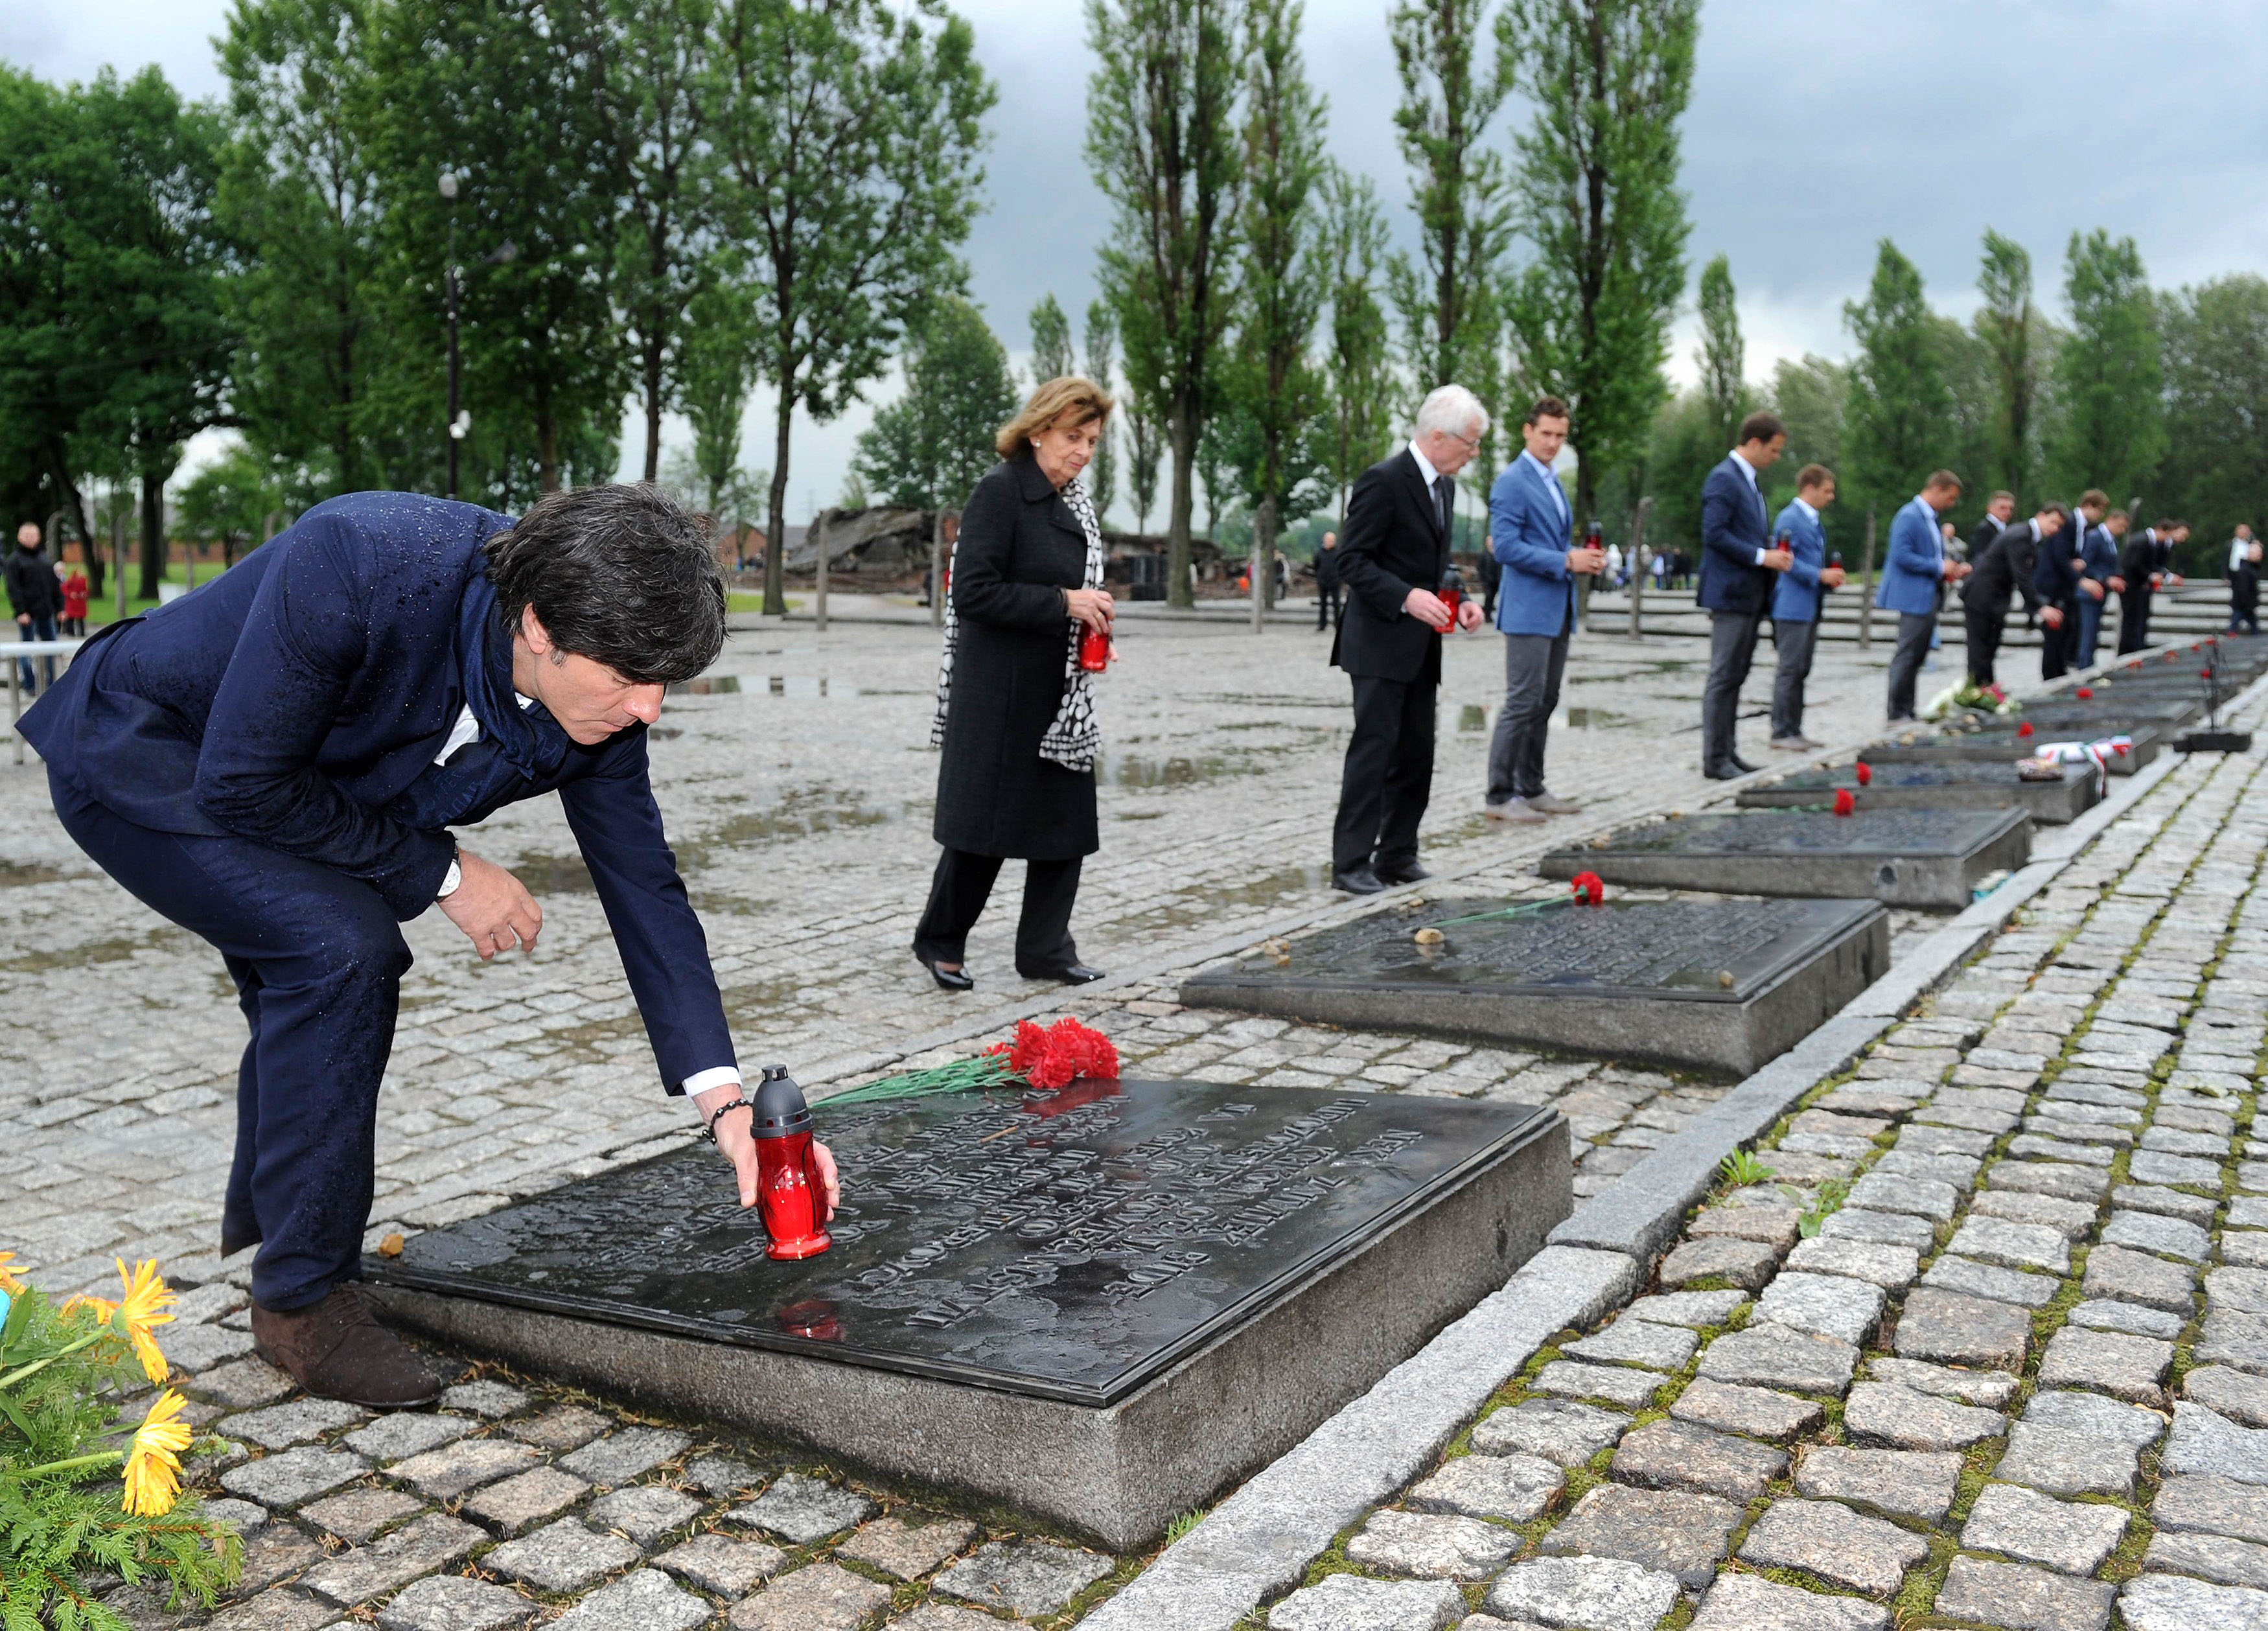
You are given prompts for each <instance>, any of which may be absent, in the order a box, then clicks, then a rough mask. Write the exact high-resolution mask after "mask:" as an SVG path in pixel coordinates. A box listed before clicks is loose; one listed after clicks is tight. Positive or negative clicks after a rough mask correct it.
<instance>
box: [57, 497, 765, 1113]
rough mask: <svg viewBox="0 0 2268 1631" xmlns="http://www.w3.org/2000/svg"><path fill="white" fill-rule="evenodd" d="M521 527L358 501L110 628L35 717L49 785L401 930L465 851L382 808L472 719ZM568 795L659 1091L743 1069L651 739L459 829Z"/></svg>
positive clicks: (485, 810)
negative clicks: (351, 888)
mask: <svg viewBox="0 0 2268 1631" xmlns="http://www.w3.org/2000/svg"><path fill="white" fill-rule="evenodd" d="M510 525H512V522H511V519H510V518H508V517H505V516H501V515H497V514H496V513H494V512H493V511H486V510H481V509H477V508H475V507H474V506H473V505H470V504H460V503H447V502H445V501H443V500H440V499H433V498H421V497H417V496H412V495H409V494H402V493H356V494H351V495H350V496H346V497H343V498H335V499H332V500H331V501H329V502H328V503H322V504H318V505H317V506H316V507H315V508H314V509H313V510H310V511H307V513H306V515H304V516H302V517H301V518H299V520H298V524H297V525H294V526H292V527H291V529H290V530H289V531H288V532H286V533H283V534H282V535H281V536H280V537H278V538H276V540H274V541H272V542H270V543H269V544H266V545H264V546H262V547H261V548H259V549H256V550H254V552H253V553H252V554H251V555H249V556H247V558H246V559H245V560H244V561H243V562H242V563H240V564H239V565H238V566H236V567H233V568H232V569H230V570H229V571H227V572H225V573H224V574H222V575H221V576H220V577H217V578H216V579H214V580H213V581H212V582H211V583H210V584H208V585H207V586H205V587H204V588H203V589H200V590H197V591H195V593H193V594H189V595H186V596H184V597H183V598H181V599H179V600H176V601H174V602H173V603H172V604H170V605H167V606H160V607H158V609H157V610H156V611H154V612H152V613H150V615H149V616H147V617H144V618H138V619H135V620H132V621H129V622H126V623H122V624H114V625H113V626H112V627H111V628H107V629H106V630H104V631H103V633H102V634H100V635H99V636H96V638H95V639H94V640H93V641H92V642H90V643H88V645H87V646H86V648H85V650H82V651H81V652H80V653H79V655H78V657H77V660H75V661H74V662H73V663H72V664H71V665H70V668H69V669H68V670H67V671H65V673H64V675H63V679H62V680H59V681H58V682H57V683H56V684H55V686H54V687H52V688H51V689H50V690H49V691H48V694H47V695H46V696H45V697H43V698H41V699H40V702H39V703H38V705H37V706H36V707H34V708H33V709H31V710H30V711H29V712H27V713H26V715H25V716H24V718H23V722H22V727H21V728H22V731H23V735H24V738H25V739H26V741H28V742H30V743H31V744H32V746H34V747H36V748H37V749H38V750H39V752H40V757H41V758H42V759H44V760H46V761H47V763H48V769H49V771H50V772H51V773H52V774H55V775H62V776H63V777H66V778H68V779H69V780H70V782H74V783H75V784H76V785H77V787H78V788H79V789H80V790H82V791H84V792H85V793H86V794H87V796H88V797H92V798H93V799H94V800H96V801H97V802H98V803H99V804H104V805H107V806H108V807H109V808H110V809H111V810H113V811H114V812H117V813H118V814H120V815H122V816H124V817H125V818H126V819H129V820H131V821H135V822H137V823H139V824H140V825H142V826H144V827H153V828H155V829H157V830H158V831H160V832H167V833H193V834H204V835H207V836H232V837H236V838H241V839H245V840H248V841H251V842H254V843H256V844H261V845H265V846H267V847H268V848H269V849H277V850H281V851H283V852H284V853H285V854H287V855H293V856H301V857H303V858H305V859H306V860H310V861H314V862H318V863H321V864H322V865H325V866H328V867H331V868H333V869H335V870H336V871H340V872H342V873H344V874H346V875H347V876H348V877H350V878H360V879H361V880H362V881H364V882H365V883H366V884H368V885H370V886H371V887H372V889H373V890H375V891H377V892H378V893H379V897H380V898H381V899H382V900H385V902H386V903H387V907H389V908H390V909H391V910H392V911H393V913H394V917H395V918H396V919H397V920H400V921H402V922H407V921H408V920H409V919H410V918H413V917H416V916H417V915H419V914H421V913H423V911H424V910H425V909H426V908H427V907H431V905H432V904H433V898H434V894H435V893H436V892H437V891H438V889H439V888H440V886H441V882H442V878H443V876H444V875H445V874H446V872H447V871H448V868H449V863H450V861H451V860H452V859H453V856H454V855H455V852H456V847H455V841H454V840H453V839H452V838H451V837H450V835H449V834H448V833H447V832H446V830H431V831H429V830H423V829H421V828H420V827H416V826H412V825H410V824H409V823H408V822H406V821H404V820H403V819H401V817H400V816H399V815H397V814H395V813H394V812H390V811H389V810H388V809H387V805H388V804H389V803H390V802H391V801H393V800H394V799H395V798H396V797H398V796H399V795H401V794H402V793H403V792H404V791H406V790H408V789H409V786H410V784H411V783H412V782H416V780H417V778H418V777H419V776H420V775H423V773H424V772H425V771H426V770H427V769H428V768H431V765H432V762H433V756H434V754H436V753H438V752H439V751H440V749H441V746H442V745H443V743H444V742H446V740H447V738H448V734H449V730H450V727H451V726H452V725H453V724H454V723H455V722H456V719H457V716H458V715H459V714H460V712H461V711H462V709H464V707H465V702H466V694H465V681H464V674H463V660H462V652H461V651H460V649H459V648H460V637H459V628H458V625H459V611H460V606H461V604H462V602H463V600H464V598H465V592H466V589H467V586H468V584H471V583H472V582H473V580H474V579H475V577H479V576H480V575H481V574H482V572H483V571H484V570H485V568H486V558H485V557H484V556H483V555H482V553H481V546H482V545H483V544H484V543H486V542H487V541H488V540H489V539H490V538H491V537H492V536H494V535H495V534H496V533H500V532H503V531H504V529H505V528H507V527H509V526H510ZM553 790H556V791H557V792H558V794H559V798H560V803H561V804H562V805H563V808H564V809H565V812H566V815H567V822H568V825H569V827H571V828H572V829H573V831H574V834H575V840H576V842H577V843H578V845H579V846H580V848H581V849H582V852H583V858H584V860H585V863H587V864H588V865H589V867H590V869H591V880H592V882H593V885H595V886H596V887H597V890H598V895H599V900H600V905H601V906H602V907H604V908H605V910H606V914H607V922H608V925H609V926H610V927H611V928H612V929H613V930H614V935H615V944H616V946H617V948H618V949H619V950H620V951H621V953H622V968H623V972H624V973H627V974H628V975H629V977H630V989H631V991H632V993H633V994H634V995H636V996H637V1004H638V1011H639V1013H640V1014H641V1015H642V1016H643V1017H644V1020H645V1026H646V1033H647V1035H648V1036H649V1037H650V1038H651V1039H652V1043H653V1049H654V1054H655V1058H656V1061H657V1062H658V1063H659V1066H660V1068H661V1075H662V1080H663V1083H664V1085H665V1086H666V1087H667V1088H668V1090H669V1091H671V1092H673V1093H674V1092H677V1091H681V1084H682V1083H683V1082H684V1080H685V1078H686V1077H687V1076H691V1075H693V1074H694V1073H695V1072H696V1071H700V1070H706V1069H712V1068H715V1067H718V1066H721V1065H729V1064H733V1063H734V1062H735V1060H734V1055H733V1043H732V1036H731V1033H730V1032H729V1030H728V1028H727V1026H726V1025H725V1010H724V1004H723V1003H722V1001H721V1000H720V998H719V997H718V991H717V981H716V976H715V974H714V973H712V972H711V968H710V966H709V947H708V941H707V939H706V937H704V936H703V934H702V932H701V923H700V920H699V919H698V918H696V916H695V915H694V913H693V907H692V905H691V903H690V902H689V900H687V899H686V894H685V885H684V884H683V883H682V882H681V881H680V879H679V878H678V875H677V862H676V858H675V857H674V856H672V855H671V853H670V850H669V846H668V843H667V842H666V841H665V839H664V838H663V835H662V829H661V812H659V810H658V809H657V808H656V807H655V805H654V801H653V790H652V785H651V783H650V782H649V781H648V778H647V772H646V734H645V730H644V727H643V726H633V727H632V728H631V729H630V730H627V731H621V732H619V733H618V734H616V735H615V736H614V737H613V738H609V739H608V740H607V741H605V742H602V743H599V744H596V745H594V746H588V747H585V746H580V745H576V744H571V745H570V746H569V747H568V749H567V753H566V756H565V759H564V760H563V762H562V763H561V765H560V766H559V768H558V769H557V770H556V772H553V773H551V774H549V775H544V776H542V777H541V778H529V777H526V776H515V777H513V778H512V782H511V784H510V785H508V786H506V787H505V788H504V789H503V790H502V791H501V794H500V796H499V797H495V798H494V799H493V800H492V801H491V802H490V803H488V804H486V805H485V806H484V807H482V808H480V809H477V810H475V811H472V812H468V813H466V814H465V815H464V816H463V817H462V818H461V819H462V821H464V822H465V823H468V824H469V823H470V822H473V821H477V820H480V819H484V818H485V817H486V816H488V815H489V814H490V813H491V812H493V811H494V810H495V809H497V807H499V806H500V805H502V804H510V803H514V802H517V801H518V800H519V799H522V798H533V797H536V796H537V795H539V794H541V793H547V792H550V791H553Z"/></svg>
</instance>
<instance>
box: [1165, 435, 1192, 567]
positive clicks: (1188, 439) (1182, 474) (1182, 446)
mask: <svg viewBox="0 0 2268 1631" xmlns="http://www.w3.org/2000/svg"><path fill="white" fill-rule="evenodd" d="M1173 435H1174V488H1173V494H1172V496H1171V497H1170V498H1168V499H1167V506H1166V601H1167V605H1169V606H1180V607H1181V608H1182V610H1184V611H1187V610H1188V609H1189V607H1191V606H1195V605H1197V592H1196V591H1195V590H1193V589H1192V588H1191V587H1190V586H1189V560H1190V551H1189V518H1190V517H1191V516H1192V515H1193V514H1195V512H1196V509H1197V505H1196V503H1195V500H1194V496H1193V491H1192V484H1191V480H1190V478H1191V476H1192V475H1193V474H1194V472H1193V470H1192V469H1191V467H1192V466H1193V465H1194V464H1195V463H1196V462H1197V404H1196V403H1195V402H1193V401H1191V400H1189V398H1188V397H1186V396H1183V397H1182V398H1180V399H1178V400H1175V403H1174V406H1173Z"/></svg>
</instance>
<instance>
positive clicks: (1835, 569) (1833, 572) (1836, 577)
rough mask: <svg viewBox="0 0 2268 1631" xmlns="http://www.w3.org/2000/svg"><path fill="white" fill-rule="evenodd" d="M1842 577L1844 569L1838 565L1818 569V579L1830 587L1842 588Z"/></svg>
mask: <svg viewBox="0 0 2268 1631" xmlns="http://www.w3.org/2000/svg"><path fill="white" fill-rule="evenodd" d="M1843 579H1844V571H1843V569H1842V568H1841V567H1839V566H1830V567H1822V568H1821V569H1820V572H1819V581H1820V582H1821V583H1823V584H1826V585H1827V587H1828V588H1830V589H1840V588H1842V587H1843Z"/></svg>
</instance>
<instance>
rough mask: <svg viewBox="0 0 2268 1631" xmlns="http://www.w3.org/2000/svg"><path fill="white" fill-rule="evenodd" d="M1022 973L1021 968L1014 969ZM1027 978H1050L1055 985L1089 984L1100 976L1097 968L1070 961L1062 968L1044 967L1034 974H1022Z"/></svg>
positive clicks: (1100, 972)
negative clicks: (1069, 963)
mask: <svg viewBox="0 0 2268 1631" xmlns="http://www.w3.org/2000/svg"><path fill="white" fill-rule="evenodd" d="M1016 972H1017V973H1023V971H1022V970H1021V969H1019V970H1017V971H1016ZM1024 978H1025V979H1027V980H1052V981H1055V982H1056V983H1057V985H1066V986H1091V985H1093V984H1094V982H1095V981H1098V980H1100V979H1101V978H1102V971H1101V969H1099V968H1089V967H1088V966H1086V964H1084V963H1072V964H1071V965H1069V966H1067V967H1064V968H1044V969H1042V970H1041V971H1040V972H1039V973H1035V974H1024Z"/></svg>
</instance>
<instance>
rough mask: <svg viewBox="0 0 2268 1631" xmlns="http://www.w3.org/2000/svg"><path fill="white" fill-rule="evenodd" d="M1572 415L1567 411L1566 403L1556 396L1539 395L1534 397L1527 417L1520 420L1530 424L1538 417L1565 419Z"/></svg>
mask: <svg viewBox="0 0 2268 1631" xmlns="http://www.w3.org/2000/svg"><path fill="white" fill-rule="evenodd" d="M1567 418H1572V415H1570V414H1569V413H1568V412H1567V404H1566V403H1565V402H1563V401H1561V400H1559V399H1558V398H1557V397H1556V396H1539V397H1537V398H1536V399H1535V407H1533V408H1529V409H1528V417H1527V418H1526V419H1524V420H1522V421H1521V423H1522V424H1530V425H1532V424H1534V423H1535V422H1536V421H1537V420H1539V419H1567Z"/></svg>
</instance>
